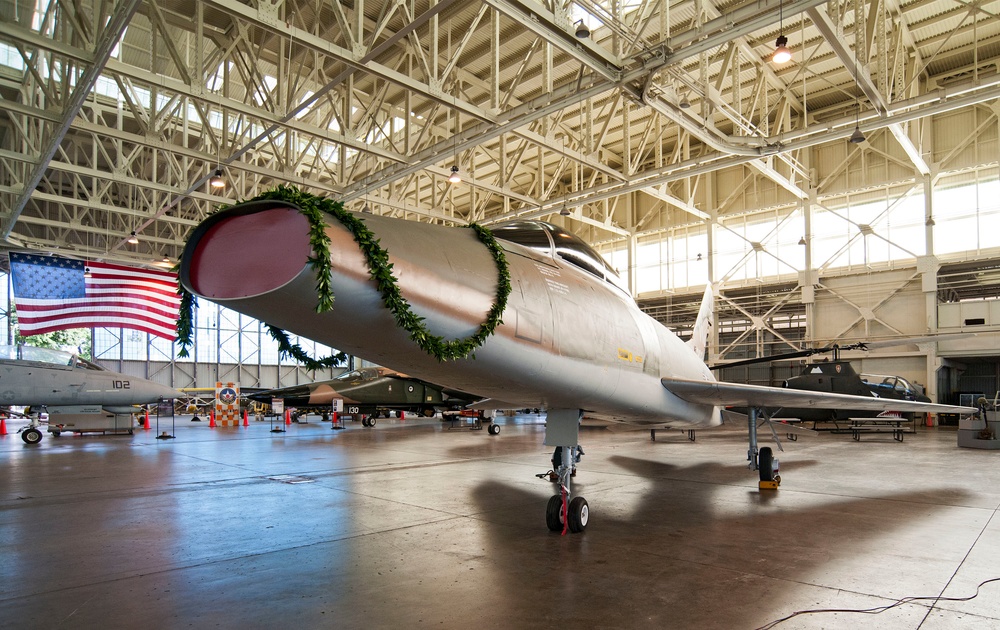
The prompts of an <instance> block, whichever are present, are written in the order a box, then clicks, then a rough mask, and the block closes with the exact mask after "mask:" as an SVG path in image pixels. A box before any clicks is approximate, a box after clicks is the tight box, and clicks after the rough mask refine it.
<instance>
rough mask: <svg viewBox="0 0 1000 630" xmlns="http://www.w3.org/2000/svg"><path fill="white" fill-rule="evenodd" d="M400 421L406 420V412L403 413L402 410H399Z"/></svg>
mask: <svg viewBox="0 0 1000 630" xmlns="http://www.w3.org/2000/svg"><path fill="white" fill-rule="evenodd" d="M399 419H400V420H406V412H405V411H403V410H402V409H400V410H399Z"/></svg>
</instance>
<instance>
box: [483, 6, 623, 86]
mask: <svg viewBox="0 0 1000 630" xmlns="http://www.w3.org/2000/svg"><path fill="white" fill-rule="evenodd" d="M483 1H484V2H485V3H486V4H488V5H490V6H491V7H493V8H494V9H496V10H497V11H499V12H500V13H503V14H504V15H506V16H507V17H509V18H511V19H513V20H515V21H516V22H517V23H518V24H520V25H521V26H523V27H525V28H526V29H528V30H529V31H531V32H533V33H535V34H536V35H538V36H539V37H541V38H542V39H544V40H545V41H547V42H549V43H550V44H552V45H553V46H555V47H556V48H558V49H559V50H561V51H563V52H564V53H566V54H568V55H570V56H571V57H573V58H574V59H576V60H577V61H579V62H580V63H582V64H584V65H585V66H587V67H588V68H590V69H591V70H593V71H594V72H596V73H598V74H600V75H601V76H603V77H604V78H605V79H608V80H609V81H618V80H620V79H621V75H622V67H623V65H624V64H623V62H622V60H621V59H619V58H618V57H617V56H615V55H613V54H612V53H611V52H609V51H608V50H607V49H605V48H604V47H603V46H600V45H598V44H597V43H595V42H594V41H593V40H592V39H591V38H590V37H584V38H578V37H576V35H575V32H571V30H570V29H572V28H573V24H572V23H571V21H570V19H569V17H568V14H565V13H562V14H556V13H553V12H551V11H549V9H548V8H547V7H545V6H544V5H542V4H539V3H538V2H533V1H532V0H483Z"/></svg>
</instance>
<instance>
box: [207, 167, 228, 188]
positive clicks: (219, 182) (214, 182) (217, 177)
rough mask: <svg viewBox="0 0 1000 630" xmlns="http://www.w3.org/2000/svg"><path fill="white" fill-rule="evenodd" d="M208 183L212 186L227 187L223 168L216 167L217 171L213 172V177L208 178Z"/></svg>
mask: <svg viewBox="0 0 1000 630" xmlns="http://www.w3.org/2000/svg"><path fill="white" fill-rule="evenodd" d="M208 183H209V185H210V186H211V187H212V188H225V187H226V178H225V177H223V176H222V169H221V168H216V169H215V173H213V174H212V178H211V179H209V180H208Z"/></svg>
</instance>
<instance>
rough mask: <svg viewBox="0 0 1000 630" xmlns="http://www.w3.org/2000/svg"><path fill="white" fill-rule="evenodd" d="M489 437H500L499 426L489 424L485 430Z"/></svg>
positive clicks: (492, 423) (494, 423) (493, 423)
mask: <svg viewBox="0 0 1000 630" xmlns="http://www.w3.org/2000/svg"><path fill="white" fill-rule="evenodd" d="M486 431H487V432H488V433H489V434H490V435H500V425H499V424H497V423H496V422H491V423H490V428H488V429H486Z"/></svg>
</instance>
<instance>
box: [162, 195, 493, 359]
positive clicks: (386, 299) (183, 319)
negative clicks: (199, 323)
mask: <svg viewBox="0 0 1000 630" xmlns="http://www.w3.org/2000/svg"><path fill="white" fill-rule="evenodd" d="M261 199H271V200H279V201H285V202H288V203H291V204H293V205H295V206H296V207H297V208H298V209H299V211H300V212H301V213H302V214H303V215H304V216H305V217H306V218H307V219H308V220H309V244H310V246H311V247H312V250H313V256H311V257H310V258H309V264H310V265H311V266H312V268H313V270H314V271H315V272H316V292H317V294H318V300H317V304H316V312H317V313H323V312H325V311H329V310H330V309H332V308H333V301H334V296H333V291H332V289H331V288H330V273H331V271H332V265H331V263H330V238H329V237H328V236H327V235H326V231H325V226H326V223H325V221H324V219H323V214H324V213H326V214H329V215H332V216H333V217H335V218H336V219H337V220H338V221H340V222H341V223H342V224H343V225H344V226H345V227H346V228H347V229H348V230H350V232H351V234H352V235H353V237H354V241H355V242H356V243H357V244H358V247H359V248H360V249H361V251H362V253H363V254H364V255H365V260H366V261H367V262H368V271H369V275H370V276H371V278H372V280H374V281H375V284H376V286H377V287H378V290H379V293H381V294H382V302H383V304H385V307H386V308H387V309H389V312H391V313H392V316H393V319H394V320H395V321H396V325H398V326H399V327H400V328H402V329H404V330H405V331H406V332H407V333H409V336H410V339H411V340H413V342H414V343H416V344H417V345H418V346H419V347H420V348H421V349H422V350H423V351H424V352H426V353H427V354H429V355H431V356H432V357H434V358H436V359H437V360H438V361H449V360H456V359H464V358H465V357H467V356H469V355H472V357H473V358H475V355H474V354H472V353H473V351H474V350H475V349H476V348H478V347H479V346H481V345H483V344H484V343H485V342H486V339H487V338H488V337H490V336H491V335H492V334H493V333H494V332H495V331H496V329H497V327H498V326H499V325H500V324H502V323H503V320H502V319H501V317H502V315H503V311H504V309H505V308H506V306H507V298H508V296H509V295H510V291H511V285H510V272H509V270H508V268H507V259H506V257H505V256H504V253H503V249H502V248H501V247H500V245H499V244H497V242H496V239H495V238H494V237H493V233H492V232H490V231H489V230H488V229H487V228H485V227H483V226H481V225H478V224H475V223H472V224H470V225H469V226H468V227H470V228H471V229H472V230H474V231H475V232H476V235H477V236H478V237H479V240H480V241H481V242H482V243H483V245H485V246H486V248H487V249H488V250H489V251H490V254H491V255H492V256H493V261H494V262H495V263H496V267H497V291H496V299H495V300H494V302H493V306H492V307H491V308H490V310H489V312H488V313H487V315H486V319H485V320H484V321H483V322H482V323H481V324H480V325H479V328H478V330H477V331H476V332H475V333H474V334H472V335H470V336H469V337H466V338H464V339H454V340H446V339H444V337H442V336H439V335H434V334H432V333H431V332H430V331H429V330H428V329H427V327H426V326H425V325H424V319H423V318H422V317H419V316H418V315H416V314H415V313H414V312H413V311H412V310H411V309H410V303H409V302H407V301H406V298H404V297H403V295H402V292H401V291H400V289H399V285H398V281H397V279H396V277H395V276H394V275H393V274H392V263H390V262H389V253H388V252H387V251H386V250H384V249H382V247H381V246H380V245H379V240H378V239H377V238H376V237H375V234H374V233H373V232H372V231H371V230H370V229H368V226H367V225H365V223H364V221H362V220H361V219H359V218H358V217H357V216H355V215H354V214H353V213H351V212H348V211H346V210H344V206H343V204H342V203H340V202H335V201H331V200H330V199H326V198H324V197H317V196H315V195H310V194H308V193H304V192H302V191H300V190H299V189H298V188H295V187H294V186H278V187H277V188H274V189H272V190H269V191H267V192H265V193H263V194H261V195H258V196H257V197H255V198H254V199H252V200H250V201H256V200H261ZM178 292H179V293H180V294H181V296H182V301H181V315H180V319H179V321H178V326H177V332H178V343H179V344H180V345H181V351H180V352H178V356H187V353H186V348H187V346H188V345H190V344H191V340H190V333H191V324H190V320H191V313H190V309H191V306H192V305H193V298H192V299H191V301H190V302H186V301H185V294H186V293H187V291H186V290H184V289H183V287H180V288H179V289H178ZM187 295H190V294H187ZM185 308H186V312H185ZM268 329H269V332H270V333H271V336H272V337H274V338H275V339H276V340H278V343H279V345H281V346H282V352H283V353H286V354H289V355H290V356H292V357H295V358H296V359H298V360H300V361H303V362H304V363H306V365H307V366H308V365H309V363H308V362H307V361H313V360H312V359H309V358H308V357H307V356H305V353H304V352H303V351H302V349H301V348H299V347H298V346H297V345H296V346H292V345H291V344H290V343H289V342H288V337H287V335H285V334H284V332H283V331H281V330H280V329H278V328H276V327H274V326H270V325H269V326H268ZM185 331H186V333H187V335H186V336H184V334H183V333H184V332H185ZM282 339H284V343H282ZM296 349H297V350H296ZM182 353H183V354H182ZM299 355H301V356H305V360H304V359H302V358H300V356H299ZM331 358H332V357H327V359H331ZM327 359H323V360H322V361H320V362H315V363H316V364H319V365H321V364H322V363H323V361H326V360H327ZM310 369H315V368H310Z"/></svg>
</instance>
